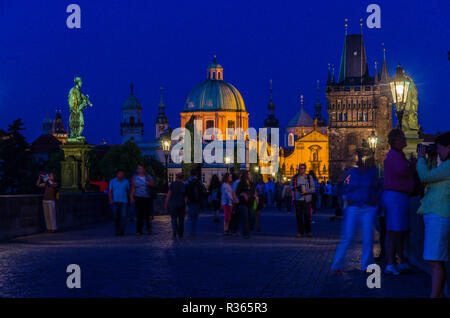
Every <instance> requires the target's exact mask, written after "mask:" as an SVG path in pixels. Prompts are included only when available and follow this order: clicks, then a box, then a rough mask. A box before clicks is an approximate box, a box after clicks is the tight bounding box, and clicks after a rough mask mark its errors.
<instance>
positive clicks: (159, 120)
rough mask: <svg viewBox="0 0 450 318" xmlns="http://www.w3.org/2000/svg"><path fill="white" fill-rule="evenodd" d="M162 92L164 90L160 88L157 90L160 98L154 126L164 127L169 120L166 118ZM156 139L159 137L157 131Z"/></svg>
mask: <svg viewBox="0 0 450 318" xmlns="http://www.w3.org/2000/svg"><path fill="white" fill-rule="evenodd" d="M163 91H164V89H163V87H162V86H161V87H160V88H159V94H160V97H159V105H158V116H157V117H156V125H157V126H158V125H166V124H168V123H169V120H168V119H167V117H166V106H165V105H164V97H163ZM157 129H158V127H157ZM165 129H167V128H165ZM158 137H159V135H158V131H157V137H156V138H158Z"/></svg>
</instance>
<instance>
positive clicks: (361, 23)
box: [359, 18, 363, 34]
mask: <svg viewBox="0 0 450 318" xmlns="http://www.w3.org/2000/svg"><path fill="white" fill-rule="evenodd" d="M359 26H360V28H361V34H363V19H362V18H361V19H359Z"/></svg>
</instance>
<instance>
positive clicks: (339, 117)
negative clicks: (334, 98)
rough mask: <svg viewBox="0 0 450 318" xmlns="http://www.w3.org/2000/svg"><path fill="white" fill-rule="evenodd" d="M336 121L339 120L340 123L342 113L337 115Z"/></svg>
mask: <svg viewBox="0 0 450 318" xmlns="http://www.w3.org/2000/svg"><path fill="white" fill-rule="evenodd" d="M338 120H339V121H342V113H339V114H338Z"/></svg>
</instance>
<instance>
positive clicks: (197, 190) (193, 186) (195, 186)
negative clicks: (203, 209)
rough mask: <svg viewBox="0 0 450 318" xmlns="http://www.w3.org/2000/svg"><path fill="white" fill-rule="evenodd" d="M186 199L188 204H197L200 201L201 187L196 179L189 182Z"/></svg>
mask: <svg viewBox="0 0 450 318" xmlns="http://www.w3.org/2000/svg"><path fill="white" fill-rule="evenodd" d="M186 194H187V198H188V200H189V202H190V203H199V202H201V200H202V194H203V187H202V184H200V181H199V180H198V179H194V180H190V181H189V182H188V184H187V189H186Z"/></svg>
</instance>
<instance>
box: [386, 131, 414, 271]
mask: <svg viewBox="0 0 450 318" xmlns="http://www.w3.org/2000/svg"><path fill="white" fill-rule="evenodd" d="M388 142H389V145H390V146H391V149H390V150H389V152H388V153H387V155H386V158H385V159H384V193H383V205H384V207H385V210H386V212H387V219H386V222H387V231H388V242H387V251H386V252H387V265H386V268H385V272H386V274H391V275H399V274H400V273H401V272H403V271H407V270H408V269H409V266H408V265H407V264H406V263H405V262H404V257H403V250H404V248H405V245H406V239H407V237H408V227H409V215H408V211H409V194H411V193H413V191H414V174H415V169H414V166H413V165H412V164H411V163H410V162H409V161H408V160H407V159H406V156H405V154H404V153H403V149H404V148H405V147H406V138H405V134H404V133H403V132H402V131H401V130H400V129H398V128H395V129H392V130H391V131H390V132H389V135H388ZM396 256H398V264H397V261H396Z"/></svg>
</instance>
